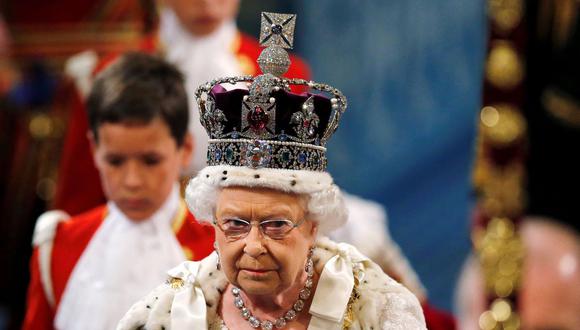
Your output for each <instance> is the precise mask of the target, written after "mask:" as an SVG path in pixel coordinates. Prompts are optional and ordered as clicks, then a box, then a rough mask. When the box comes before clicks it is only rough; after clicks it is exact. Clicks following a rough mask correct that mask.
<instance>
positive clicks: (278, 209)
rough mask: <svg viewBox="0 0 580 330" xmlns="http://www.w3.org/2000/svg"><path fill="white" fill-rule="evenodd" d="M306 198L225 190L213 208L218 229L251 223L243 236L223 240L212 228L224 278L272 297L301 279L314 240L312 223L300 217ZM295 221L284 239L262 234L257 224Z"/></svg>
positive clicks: (265, 191) (250, 291)
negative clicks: (297, 224) (243, 221)
mask: <svg viewBox="0 0 580 330" xmlns="http://www.w3.org/2000/svg"><path fill="white" fill-rule="evenodd" d="M305 217H306V198H304V197H303V196H299V195H294V194H288V193H283V192H279V191H276V190H271V189H263V188H243V187H229V188H224V189H223V190H222V191H221V192H220V194H219V196H218V202H217V208H216V221H217V223H218V226H221V228H224V227H223V224H224V223H225V222H228V221H230V222H231V221H237V220H236V219H239V220H245V221H247V222H250V223H251V224H252V226H251V230H250V232H249V233H248V234H247V236H245V237H241V238H237V239H235V238H232V237H228V235H226V234H225V232H224V231H223V230H221V229H220V228H217V229H216V241H217V247H218V252H219V254H220V261H221V267H222V269H223V271H224V272H225V274H226V277H227V278H228V280H229V281H230V282H231V283H232V284H233V285H236V286H238V287H240V288H241V289H242V290H244V292H245V293H246V294H250V295H274V294H278V293H280V292H282V291H284V290H286V289H288V288H289V287H290V286H291V285H292V284H294V283H296V281H298V280H299V279H300V277H301V276H302V274H303V271H304V265H305V262H306V257H307V254H308V251H309V249H310V247H312V246H314V241H315V238H316V230H317V228H316V226H315V224H314V223H313V222H312V221H310V220H308V219H305ZM280 219H285V220H290V221H292V222H293V223H300V222H301V221H302V220H305V221H304V222H303V223H302V224H300V225H299V226H298V227H296V228H294V229H292V230H291V231H289V232H288V233H287V234H286V235H285V236H284V237H283V238H280V239H272V238H270V237H268V236H266V235H264V234H263V233H262V232H261V230H260V228H259V226H258V224H259V223H260V222H263V221H266V220H280Z"/></svg>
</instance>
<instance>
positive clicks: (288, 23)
mask: <svg viewBox="0 0 580 330" xmlns="http://www.w3.org/2000/svg"><path fill="white" fill-rule="evenodd" d="M295 25H296V15H295V14H278V13H267V12H263V13H262V23H261V28H260V45H262V46H263V47H268V46H272V45H274V46H279V47H283V48H292V47H293V44H294V26H295Z"/></svg>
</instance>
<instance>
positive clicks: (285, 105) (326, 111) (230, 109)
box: [210, 85, 332, 138]
mask: <svg viewBox="0 0 580 330" xmlns="http://www.w3.org/2000/svg"><path fill="white" fill-rule="evenodd" d="M248 94H249V91H248V90H246V89H233V90H230V91H227V90H226V89H225V88H224V87H223V86H221V85H216V86H214V87H213V88H212V90H211V92H210V95H211V96H212V97H213V99H214V100H215V107H216V108H217V109H220V110H221V111H223V113H224V115H225V116H226V118H227V121H226V122H225V123H224V125H225V127H224V132H232V131H233V130H234V127H235V128H236V129H237V130H238V131H240V130H241V129H242V128H241V125H242V111H241V110H242V100H243V97H244V96H245V95H248ZM310 96H314V113H316V114H317V115H318V118H319V120H320V122H319V124H318V128H317V129H316V132H315V135H314V136H313V137H312V138H322V135H323V134H324V132H325V131H326V128H327V126H328V122H329V120H330V118H331V114H332V107H331V102H330V99H329V98H327V97H325V96H323V95H319V94H311V93H300V94H296V93H293V92H287V91H284V90H282V89H281V90H279V91H273V92H271V93H270V97H274V98H275V99H276V103H275V104H276V118H275V120H276V131H275V132H274V133H275V134H281V133H282V131H284V133H285V134H289V135H294V134H295V133H296V132H295V131H294V128H293V125H292V124H290V119H291V118H292V115H293V114H294V113H296V112H298V111H302V105H303V104H304V102H305V101H306V100H307V99H308V98H309V97H310Z"/></svg>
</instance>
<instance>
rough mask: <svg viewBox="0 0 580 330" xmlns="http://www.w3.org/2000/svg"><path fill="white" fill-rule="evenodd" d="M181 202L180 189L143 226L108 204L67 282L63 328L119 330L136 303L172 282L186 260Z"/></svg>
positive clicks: (59, 316)
mask: <svg viewBox="0 0 580 330" xmlns="http://www.w3.org/2000/svg"><path fill="white" fill-rule="evenodd" d="M179 200H180V197H179V188H178V187H177V185H176V186H175V187H174V188H173V190H172V191H171V193H170V195H169V197H168V198H167V200H166V201H165V203H164V204H163V205H162V206H161V208H159V210H157V212H155V213H154V214H153V215H152V216H151V217H150V218H149V219H146V220H144V221H140V222H134V221H131V220H129V219H128V218H127V217H126V216H125V214H123V213H122V212H121V210H119V208H118V207H117V206H116V205H115V204H114V203H113V202H109V203H108V204H107V209H108V214H107V216H106V217H105V219H104V220H103V223H102V224H101V226H100V227H99V229H98V230H97V231H96V232H95V234H94V236H93V237H92V239H91V241H90V242H89V244H88V245H87V247H86V249H85V250H84V252H83V254H82V255H81V257H80V258H79V260H78V262H77V264H76V266H75V268H74V269H73V271H72V273H71V276H70V278H69V280H68V282H67V285H66V288H65V290H64V292H63V295H62V299H61V302H60V304H59V307H58V310H57V311H56V316H55V321H54V325H55V327H56V328H57V329H59V330H67V329H71V330H72V329H85V330H104V329H114V328H115V326H116V324H117V322H118V321H119V320H120V319H121V317H122V316H123V315H124V314H125V312H126V311H127V310H128V309H129V307H131V305H132V303H133V302H135V301H136V300H138V299H139V298H141V297H142V296H143V295H145V294H146V293H147V292H149V291H151V290H152V289H153V288H155V286H156V285H158V284H159V282H162V281H163V280H164V279H165V278H166V275H165V272H166V271H167V269H170V268H171V267H173V266H175V265H176V264H178V263H180V262H182V261H184V260H186V257H185V254H184V252H183V250H182V249H181V246H180V244H179V242H178V241H177V238H176V237H175V234H174V232H173V230H172V227H171V226H172V223H171V222H172V220H173V219H174V218H175V216H176V214H177V212H178V209H179V203H180V201H179Z"/></svg>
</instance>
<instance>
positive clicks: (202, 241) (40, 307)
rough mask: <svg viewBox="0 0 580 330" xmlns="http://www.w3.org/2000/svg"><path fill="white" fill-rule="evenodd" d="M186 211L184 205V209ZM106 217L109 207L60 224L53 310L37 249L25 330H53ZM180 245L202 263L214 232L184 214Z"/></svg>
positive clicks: (178, 227)
mask: <svg viewBox="0 0 580 330" xmlns="http://www.w3.org/2000/svg"><path fill="white" fill-rule="evenodd" d="M183 209H184V210H185V205H183ZM106 215H107V207H106V205H101V206H99V207H97V208H95V209H92V210H90V211H88V212H86V213H83V214H80V215H78V216H75V217H72V218H71V219H69V220H66V221H64V222H60V223H59V224H58V227H57V228H56V234H55V235H54V238H53V239H52V243H53V246H52V254H51V258H50V278H51V283H52V288H53V290H52V291H53V295H54V302H55V304H54V307H53V306H51V304H49V302H48V299H47V297H46V294H45V291H44V290H45V289H44V287H43V283H42V279H41V278H42V276H41V270H40V262H39V261H40V260H39V249H38V248H37V247H35V248H34V251H33V254H32V258H31V260H30V284H29V287H28V297H27V300H28V303H27V310H26V316H25V319H24V324H23V327H22V329H24V330H40V329H53V321H54V316H55V312H56V310H57V308H58V305H59V303H60V299H61V297H62V294H63V292H64V290H65V288H66V285H67V282H68V279H69V277H70V275H71V273H72V271H73V269H74V267H75V265H76V263H77V262H78V260H79V258H80V257H81V255H82V254H83V252H84V250H85V248H86V247H87V245H88V244H89V241H90V240H91V238H92V237H93V235H94V234H95V232H96V231H97V229H98V228H99V226H101V224H102V223H103V220H104V218H105V216H106ZM173 232H174V234H175V237H176V238H177V241H178V242H179V244H180V245H181V247H182V249H183V250H184V253H185V255H186V256H187V257H188V259H190V260H201V259H203V258H205V257H206V256H207V255H209V254H210V253H211V252H212V251H213V249H214V248H213V242H214V230H213V227H212V226H210V225H202V224H200V223H198V222H197V220H195V218H194V217H193V216H192V215H191V213H189V212H187V211H185V212H183V213H181V214H180V215H178V217H177V218H176V219H175V220H174V222H173Z"/></svg>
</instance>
